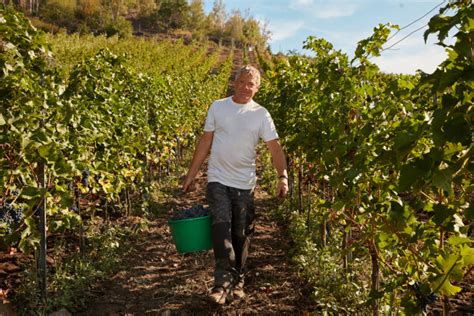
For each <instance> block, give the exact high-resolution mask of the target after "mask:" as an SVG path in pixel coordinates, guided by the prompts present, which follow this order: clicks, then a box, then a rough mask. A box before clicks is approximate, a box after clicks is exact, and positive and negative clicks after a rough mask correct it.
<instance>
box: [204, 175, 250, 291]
mask: <svg viewBox="0 0 474 316" xmlns="http://www.w3.org/2000/svg"><path fill="white" fill-rule="evenodd" d="M253 195H254V192H253V190H242V189H236V188H232V187H228V186H226V185H223V184H220V183H218V182H210V183H208V185H207V201H208V203H209V209H210V212H211V217H212V244H213V248H214V259H215V270H214V286H215V287H224V288H228V287H229V286H231V285H233V284H237V283H238V282H241V284H243V274H244V267H245V261H246V259H247V255H248V251H249V244H250V236H251V234H252V233H253V231H254V225H253V220H254V217H255V207H254V203H253Z"/></svg>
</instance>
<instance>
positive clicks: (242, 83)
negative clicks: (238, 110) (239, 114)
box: [233, 73, 259, 103]
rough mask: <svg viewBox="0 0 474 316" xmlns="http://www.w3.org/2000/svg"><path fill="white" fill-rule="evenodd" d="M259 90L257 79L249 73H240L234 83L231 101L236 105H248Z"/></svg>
mask: <svg viewBox="0 0 474 316" xmlns="http://www.w3.org/2000/svg"><path fill="white" fill-rule="evenodd" d="M258 88H259V85H258V81H257V78H255V77H253V76H252V75H251V74H249V73H242V74H240V76H239V77H238V78H237V79H236V80H235V82H234V97H233V100H234V101H235V102H237V103H248V102H250V100H252V98H253V96H254V95H255V93H257V91H258Z"/></svg>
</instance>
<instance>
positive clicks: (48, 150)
mask: <svg viewBox="0 0 474 316" xmlns="http://www.w3.org/2000/svg"><path fill="white" fill-rule="evenodd" d="M53 150H54V145H53V144H46V145H42V146H39V147H38V154H39V155H40V156H41V157H42V158H44V159H47V158H49V157H50V156H51V155H52V152H53Z"/></svg>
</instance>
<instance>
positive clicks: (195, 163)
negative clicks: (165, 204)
mask: <svg viewBox="0 0 474 316" xmlns="http://www.w3.org/2000/svg"><path fill="white" fill-rule="evenodd" d="M213 138H214V132H204V134H203V135H202V136H201V138H200V139H199V142H198V144H197V146H196V150H195V151H194V155H193V160H192V161H191V166H190V167H189V171H188V174H187V175H186V178H185V179H184V183H183V191H184V192H187V191H189V190H192V189H193V187H194V178H195V177H196V174H197V173H198V171H199V168H200V167H201V165H202V163H203V162H204V159H206V157H207V155H208V154H209V151H210V150H211V145H212V140H213Z"/></svg>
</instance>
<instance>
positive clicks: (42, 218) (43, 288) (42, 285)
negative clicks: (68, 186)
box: [36, 161, 48, 303]
mask: <svg viewBox="0 0 474 316" xmlns="http://www.w3.org/2000/svg"><path fill="white" fill-rule="evenodd" d="M38 181H39V186H40V188H41V189H42V190H44V193H43V197H42V198H41V201H40V203H39V204H38V206H37V208H36V209H37V212H38V216H39V218H38V230H39V235H40V245H39V248H38V249H37V255H36V264H37V273H38V289H39V291H40V295H41V299H42V300H43V302H45V303H46V301H47V294H48V291H47V283H46V276H47V263H46V251H47V248H46V247H47V239H46V238H47V236H46V190H47V181H46V166H45V162H44V161H41V162H40V163H39V166H38Z"/></svg>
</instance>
